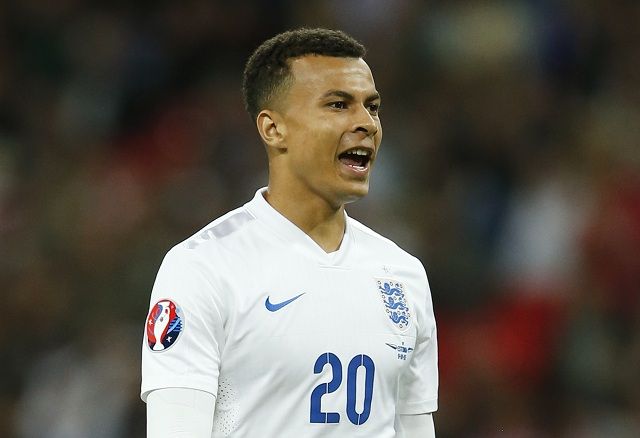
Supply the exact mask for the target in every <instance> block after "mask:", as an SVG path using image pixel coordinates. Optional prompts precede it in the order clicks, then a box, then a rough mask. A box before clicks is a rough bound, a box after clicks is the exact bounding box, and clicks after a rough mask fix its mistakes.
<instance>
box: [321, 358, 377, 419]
mask: <svg viewBox="0 0 640 438" xmlns="http://www.w3.org/2000/svg"><path fill="white" fill-rule="evenodd" d="M326 365H329V366H330V367H331V371H332V374H333V377H332V379H331V381H330V382H328V383H321V384H320V385H318V386H316V387H315V388H314V389H313V391H312V392H311V413H310V418H309V421H310V422H311V423H339V422H340V414H339V413H338V412H323V411H322V406H321V404H322V396H324V395H326V394H330V393H332V392H335V391H336V390H337V389H338V388H339V387H340V384H341V383H342V363H341V362H340V359H339V358H338V356H336V355H335V354H333V353H323V354H321V355H320V356H319V357H318V359H316V363H315V365H314V366H313V372H314V373H315V374H320V373H321V372H322V370H323V369H324V367H325V366H326ZM360 367H364V372H365V376H364V403H363V408H362V412H358V411H356V394H357V388H356V382H357V373H358V369H359V368H360ZM375 371H376V367H375V365H374V363H373V360H372V359H371V358H370V357H369V356H367V355H366V354H358V355H356V356H354V357H353V358H352V359H351V361H350V362H349V365H348V366H347V406H346V410H347V417H349V421H351V422H352V423H353V424H355V425H359V424H363V423H364V422H365V421H367V419H368V418H369V414H370V413H371V401H372V399H373V376H374V374H375Z"/></svg>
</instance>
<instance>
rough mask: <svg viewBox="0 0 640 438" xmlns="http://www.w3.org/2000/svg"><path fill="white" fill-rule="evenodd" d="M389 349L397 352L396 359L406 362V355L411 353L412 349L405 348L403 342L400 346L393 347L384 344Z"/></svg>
mask: <svg viewBox="0 0 640 438" xmlns="http://www.w3.org/2000/svg"><path fill="white" fill-rule="evenodd" d="M385 344H387V345H388V346H389V347H391V348H393V349H394V350H396V351H397V352H398V359H400V360H407V355H408V354H409V353H411V352H412V351H413V347H405V346H404V342H403V343H402V345H395V344H390V343H388V342H385Z"/></svg>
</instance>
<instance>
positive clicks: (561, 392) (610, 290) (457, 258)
mask: <svg viewBox="0 0 640 438" xmlns="http://www.w3.org/2000/svg"><path fill="white" fill-rule="evenodd" d="M303 25H306V26H315V25H321V26H325V27H332V28H340V29H343V30H345V31H347V32H350V33H351V34H353V35H354V36H356V37H357V38H359V39H360V40H361V41H363V42H364V43H365V45H366V46H367V47H368V49H369V54H368V57H367V60H368V62H369V64H370V65H371V66H372V69H373V71H374V76H375V78H376V83H377V87H378V89H379V90H380V91H381V92H382V94H383V100H384V104H383V109H382V114H381V117H382V120H383V125H384V128H385V135H384V140H383V148H382V152H381V156H380V160H379V161H378V164H377V168H376V169H375V172H374V177H373V181H372V189H371V193H370V196H369V197H368V198H366V199H365V200H363V201H361V202H359V203H356V204H353V205H351V206H350V208H349V211H350V214H351V215H352V216H354V217H356V218H358V219H361V220H362V221H364V222H365V223H367V224H368V225H370V226H371V227H372V228H373V229H374V230H376V231H378V232H380V233H382V234H384V235H386V236H388V237H390V238H392V239H393V240H395V241H396V242H398V243H399V244H400V245H401V246H402V247H404V248H405V249H407V250H409V251H410V252H412V253H414V254H415V255H417V256H418V257H419V258H420V259H421V260H422V262H423V263H424V264H425V266H426V268H427V271H428V273H429V277H430V282H431V287H432V292H433V299H434V303H435V311H436V317H437V320H438V324H439V341H440V369H441V386H440V388H441V389H440V410H439V412H438V413H437V414H436V417H435V419H436V427H437V430H438V431H439V435H438V436H439V437H441V438H449V437H494V436H496V437H638V436H640V144H639V141H640V2H638V1H637V0H627V1H624V0H610V1H604V0H554V1H552V0H513V1H500V0H468V1H467V0H465V1H461V0H441V1H418V0H394V1H388V0H327V1H306V2H298V1H293V0H274V1H269V2H266V1H258V0H253V1H249V0H245V1H233V2H232V1H213V0H182V1H137V2H128V1H127V2H125V1H81V0H58V1H54V2H52V1H49V0H22V1H9V0H7V1H2V2H0V285H1V291H2V302H3V303H4V304H3V305H4V306H5V311H3V312H2V317H0V436H2V437H25V438H32V437H34V438H35V437H37V438H42V437H53V438H62V437H64V438H73V437H92V438H95V437H98V438H111V437H117V438H126V437H143V436H144V434H145V416H144V413H145V406H144V404H143V403H142V402H141V401H140V399H139V394H138V393H139V380H140V376H139V368H140V364H139V361H140V345H141V342H142V335H143V327H144V321H145V317H146V314H147V310H148V306H149V302H148V300H149V295H150V290H151V287H152V284H153V281H154V278H155V274H156V271H157V268H158V266H159V264H160V262H161V260H162V258H163V256H164V254H165V252H166V251H167V250H168V249H169V248H170V247H171V246H172V245H173V244H175V243H177V242H178V241H181V240H183V239H184V238H186V237H187V236H189V235H190V234H192V233H193V232H195V231H196V230H198V229H199V228H201V227H203V226H204V225H206V224H207V223H208V222H209V221H211V220H212V219H214V218H215V217H217V216H219V215H221V214H223V213H225V212H226V211H228V210H230V209H232V208H235V207H237V206H239V205H241V204H243V203H244V202H246V201H247V200H249V199H250V198H251V197H252V195H253V193H254V192H255V190H256V189H257V188H258V187H260V186H262V185H264V184H265V183H266V181H267V175H266V156H265V154H264V152H263V151H262V146H261V144H260V142H259V140H258V136H257V133H256V131H255V128H254V126H253V123H252V122H251V120H249V117H248V116H247V115H246V114H245V112H244V109H243V106H242V101H241V91H240V88H241V85H240V83H241V73H242V69H243V64H244V62H245V60H246V58H247V57H248V56H249V54H250V53H251V51H252V50H253V49H254V48H255V47H256V46H257V45H258V44H259V43H260V42H261V41H263V40H264V39H266V38H268V37H270V36H272V35H274V34H275V33H277V32H280V31H282V30H285V29H288V28H292V27H299V26H303ZM12 333H13V336H9V335H11V334H12Z"/></svg>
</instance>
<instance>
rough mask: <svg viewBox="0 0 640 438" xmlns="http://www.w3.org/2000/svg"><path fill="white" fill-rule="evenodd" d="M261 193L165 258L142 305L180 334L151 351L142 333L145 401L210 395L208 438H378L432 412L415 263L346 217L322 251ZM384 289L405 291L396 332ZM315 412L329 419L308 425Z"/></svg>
mask: <svg viewBox="0 0 640 438" xmlns="http://www.w3.org/2000/svg"><path fill="white" fill-rule="evenodd" d="M263 190H264V189H263ZM263 190H260V191H258V192H257V193H256V196H255V197H254V199H253V200H252V201H251V202H249V203H247V204H245V206H243V207H241V208H239V209H236V210H234V211H232V212H230V213H228V214H227V215H225V216H223V217H221V218H219V219H217V220H216V221H214V222H212V223H211V224H209V225H208V226H207V227H205V228H204V229H203V230H201V231H200V232H198V233H196V234H195V235H194V236H192V237H191V238H189V239H187V240H186V241H184V242H182V243H180V244H178V245H176V246H175V247H174V248H172V249H171V251H169V253H168V254H167V256H166V257H165V259H164V261H163V263H162V266H161V268H160V271H159V273H158V276H157V279H156V283H155V285H154V288H153V292H152V297H151V309H153V308H154V305H155V304H156V303H157V302H158V301H163V302H164V303H167V302H173V303H175V304H176V305H177V306H178V308H180V309H181V311H182V318H183V321H182V322H183V325H182V332H180V333H179V334H178V336H177V338H174V339H172V342H174V341H175V344H171V346H169V348H166V349H162V350H160V351H153V350H152V349H151V348H150V347H149V345H148V342H147V341H148V339H147V337H146V336H145V340H144V345H143V352H142V388H141V395H142V398H143V400H146V398H147V395H148V394H149V392H150V391H153V390H156V389H159V388H169V387H183V388H193V389H198V390H201V391H206V392H209V393H211V394H216V395H217V400H216V408H215V418H214V425H213V432H212V437H227V436H233V437H245V436H265V437H271V436H274V437H275V436H278V437H288V436H291V437H299V436H304V437H310V438H311V437H320V436H321V437H344V436H349V437H371V436H375V437H380V438H385V437H393V436H395V430H394V420H395V415H396V413H398V414H421V413H428V412H433V411H435V410H436V409H437V387H438V371H437V341H436V327H435V319H434V316H433V308H432V303H431V294H430V291H429V285H428V282H427V277H426V274H425V271H424V268H423V267H422V265H421V263H420V262H419V261H418V260H417V259H416V258H414V257H412V256H410V255H409V254H407V253H406V252H404V251H402V250H401V249H400V248H398V247H397V246H396V245H395V244H394V243H393V242H391V241H389V240H388V239H385V238H383V237H381V236H379V235H377V234H376V233H374V232H372V231H371V230H369V229H368V228H366V227H364V226H363V225H361V224H360V223H358V222H357V221H355V220H353V219H351V218H348V217H347V227H346V232H345V236H344V238H343V242H342V244H341V246H340V249H339V250H338V251H336V252H333V253H330V254H327V253H325V252H324V251H323V250H322V249H321V248H320V247H319V246H318V245H317V244H316V243H315V242H314V241H313V240H312V239H311V238H310V237H309V236H307V235H306V234H305V233H304V232H302V231H301V230H300V229H299V228H297V227H296V226H295V225H294V224H292V223H291V222H290V221H288V220H287V219H286V218H285V217H283V216H282V215H280V214H279V213H278V212H277V211H276V210H274V209H273V208H272V207H271V206H270V205H269V204H268V203H267V202H266V201H265V200H264V197H263V195H262V192H263ZM385 283H386V284H387V286H388V285H396V286H398V287H397V288H396V289H394V290H398V289H400V290H401V291H403V294H404V297H405V299H406V303H407V305H408V308H409V321H410V322H409V325H408V326H407V327H399V326H398V325H397V324H394V322H392V320H391V318H390V317H389V314H388V313H387V311H388V310H389V309H387V308H386V306H385V304H384V303H383V301H382V300H383V296H384V294H381V290H380V288H381V287H382V286H381V285H384V284H385ZM300 294H302V295H300ZM298 295H300V296H299V297H298V298H297V299H295V300H294V301H291V302H290V303H289V304H287V305H286V306H283V307H282V308H280V309H279V310H276V311H273V312H272V311H269V310H268V309H267V308H266V307H267V302H266V301H267V299H268V300H269V304H279V303H282V302H285V301H287V300H290V299H291V298H293V297H297V296H298ZM148 321H149V320H148ZM161 348H162V347H161ZM412 349H414V350H412ZM369 374H370V375H369ZM370 377H372V380H371V381H370V382H368V381H367V379H369V378H370ZM330 382H331V383H330ZM326 384H329V385H326ZM327 389H328V391H327ZM324 392H328V393H326V394H325V393H324ZM367 395H368V396H370V398H369V399H366V396H367ZM367 409H369V411H368V416H367V415H365V413H366V410H367ZM326 413H329V416H328V417H329V419H332V420H337V422H335V423H331V422H329V423H328V424H324V423H322V422H318V421H325V420H326V419H327V418H325V416H324V414H326ZM358 414H361V415H358ZM330 417H334V418H330ZM319 418H320V419H319ZM358 423H360V424H358Z"/></svg>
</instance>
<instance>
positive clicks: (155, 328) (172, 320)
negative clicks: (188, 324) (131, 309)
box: [147, 299, 184, 351]
mask: <svg viewBox="0 0 640 438" xmlns="http://www.w3.org/2000/svg"><path fill="white" fill-rule="evenodd" d="M183 319H184V318H183V314H182V309H180V307H179V306H178V305H176V303H175V302H173V301H171V300H167V299H163V300H160V301H158V302H157V303H156V305H155V306H153V307H152V308H151V311H150V312H149V316H147V344H148V345H149V348H150V349H151V351H164V350H166V349H167V348H169V347H171V346H172V345H173V344H175V343H176V341H177V340H178V336H180V333H182V328H183V325H184V321H183Z"/></svg>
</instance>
